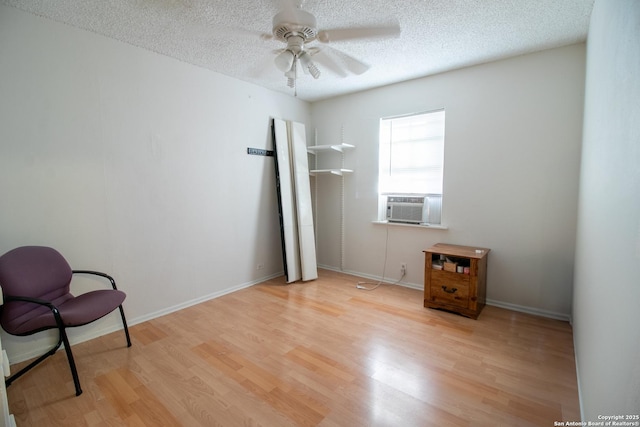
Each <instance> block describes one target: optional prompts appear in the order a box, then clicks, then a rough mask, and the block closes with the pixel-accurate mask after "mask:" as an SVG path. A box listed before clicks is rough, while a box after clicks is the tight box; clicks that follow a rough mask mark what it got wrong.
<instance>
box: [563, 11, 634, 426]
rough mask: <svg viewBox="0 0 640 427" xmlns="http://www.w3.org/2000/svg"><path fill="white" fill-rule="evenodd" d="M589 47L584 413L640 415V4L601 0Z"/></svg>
mask: <svg viewBox="0 0 640 427" xmlns="http://www.w3.org/2000/svg"><path fill="white" fill-rule="evenodd" d="M587 46H588V49H587V79H586V99H585V113H584V118H585V120H584V122H585V124H584V142H583V149H582V170H581V179H580V198H579V211H578V212H579V213H578V218H579V219H578V231H577V250H576V277H575V290H574V299H573V301H574V308H573V318H574V341H575V350H576V362H577V365H578V381H579V386H580V397H581V403H582V405H581V406H582V415H583V421H599V420H598V416H599V415H618V414H623V415H625V414H628V415H638V414H639V413H640V363H639V362H638V361H639V360H640V357H639V355H640V328H638V325H639V324H640V310H639V309H638V302H639V301H640V125H639V124H640V101H639V100H640V80H638V76H640V2H638V1H636V0H615V1H602V0H597V1H596V3H595V6H594V9H593V12H592V14H591V24H590V28H589V38H588V41H587ZM621 421H626V420H624V419H623V420H621ZM636 421H637V420H635V421H634V422H636Z"/></svg>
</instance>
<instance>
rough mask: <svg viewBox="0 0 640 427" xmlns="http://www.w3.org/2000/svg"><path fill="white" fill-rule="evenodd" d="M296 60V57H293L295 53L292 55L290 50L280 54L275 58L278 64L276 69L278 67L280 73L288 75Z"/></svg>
mask: <svg viewBox="0 0 640 427" xmlns="http://www.w3.org/2000/svg"><path fill="white" fill-rule="evenodd" d="M294 60H295V56H294V55H293V53H291V52H290V51H288V50H285V51H283V52H281V53H280V54H278V56H276V57H275V59H274V60H273V62H274V63H275V64H276V67H278V69H279V70H280V71H282V72H285V73H286V72H287V71H289V70H290V69H291V67H292V66H293V61H294Z"/></svg>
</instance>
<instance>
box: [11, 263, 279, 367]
mask: <svg viewBox="0 0 640 427" xmlns="http://www.w3.org/2000/svg"><path fill="white" fill-rule="evenodd" d="M283 274H284V273H283V272H282V271H281V272H278V273H275V274H272V275H270V276H266V277H261V278H260V279H257V280H252V281H250V282H245V283H241V284H239V285H236V286H232V287H230V288H226V289H223V290H221V291H218V292H213V293H211V294H207V295H203V296H201V297H198V298H194V299H192V300H189V301H185V302H182V303H180V304H176V305H173V306H171V307H167V308H163V309H162V310H158V311H154V312H152V313H148V314H144V315H142V316H138V317H134V318H131V319H127V324H128V325H129V327H131V326H134V325H137V324H139V323H143V322H146V321H149V320H152V319H156V318H158V317H162V316H165V315H167V314H171V313H174V312H176V311H179V310H183V309H185V308H188V307H191V306H194V305H196V304H200V303H203V302H205V301H209V300H212V299H215V298H219V297H221V296H223V295H227V294H230V293H232V292H236V291H239V290H241V289H245V288H248V287H251V286H253V285H257V284H258V283H262V282H264V281H267V280H271V279H275V278H276V277H280V276H282V275H283ZM125 310H126V301H125ZM116 313H117V312H116ZM112 314H113V313H112ZM114 316H115V315H114ZM117 318H118V319H117V321H115V320H114V322H112V323H111V324H110V325H108V326H107V327H104V328H99V329H96V328H91V327H89V328H86V330H82V331H80V330H79V329H75V330H74V332H76V333H75V334H71V333H70V334H69V342H70V343H71V345H72V346H73V345H76V344H80V343H83V342H85V341H89V340H92V339H95V338H98V337H101V336H103V335H107V334H110V333H113V332H118V331H122V322H121V321H120V316H119V315H118V316H117ZM72 329H73V328H72ZM45 332H47V331H45ZM49 332H51V334H52V338H51V340H52V341H51V343H50V344H49V343H47V344H46V345H38V346H36V347H34V348H33V349H31V350H29V351H28V352H22V353H17V354H12V355H11V357H10V362H11V364H12V365H13V364H15V363H20V362H24V361H26V360H30V359H33V358H35V357H39V356H41V355H42V354H43V353H44V352H46V351H47V350H48V349H50V348H51V347H52V346H53V345H54V344H55V341H56V338H53V336H54V335H55V337H57V333H56V332H55V331H49ZM123 340H124V338H123ZM60 348H61V349H62V348H64V346H61V347H60Z"/></svg>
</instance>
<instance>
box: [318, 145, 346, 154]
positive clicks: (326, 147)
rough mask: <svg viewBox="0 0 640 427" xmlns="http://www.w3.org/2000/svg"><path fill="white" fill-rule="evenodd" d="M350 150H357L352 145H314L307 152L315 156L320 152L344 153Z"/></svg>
mask: <svg viewBox="0 0 640 427" xmlns="http://www.w3.org/2000/svg"><path fill="white" fill-rule="evenodd" d="M350 148H355V145H351V144H334V145H312V146H309V147H307V151H308V152H309V153H312V154H315V153H317V152H318V151H329V150H334V151H339V152H341V153H343V152H344V150H348V149H350Z"/></svg>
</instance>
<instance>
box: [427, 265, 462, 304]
mask: <svg viewBox="0 0 640 427" xmlns="http://www.w3.org/2000/svg"><path fill="white" fill-rule="evenodd" d="M433 273H437V274H433V275H432V276H431V289H430V291H431V301H433V302H437V303H442V304H449V305H455V306H457V307H462V308H467V307H468V306H469V275H466V274H459V273H451V272H448V271H434V272H433Z"/></svg>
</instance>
